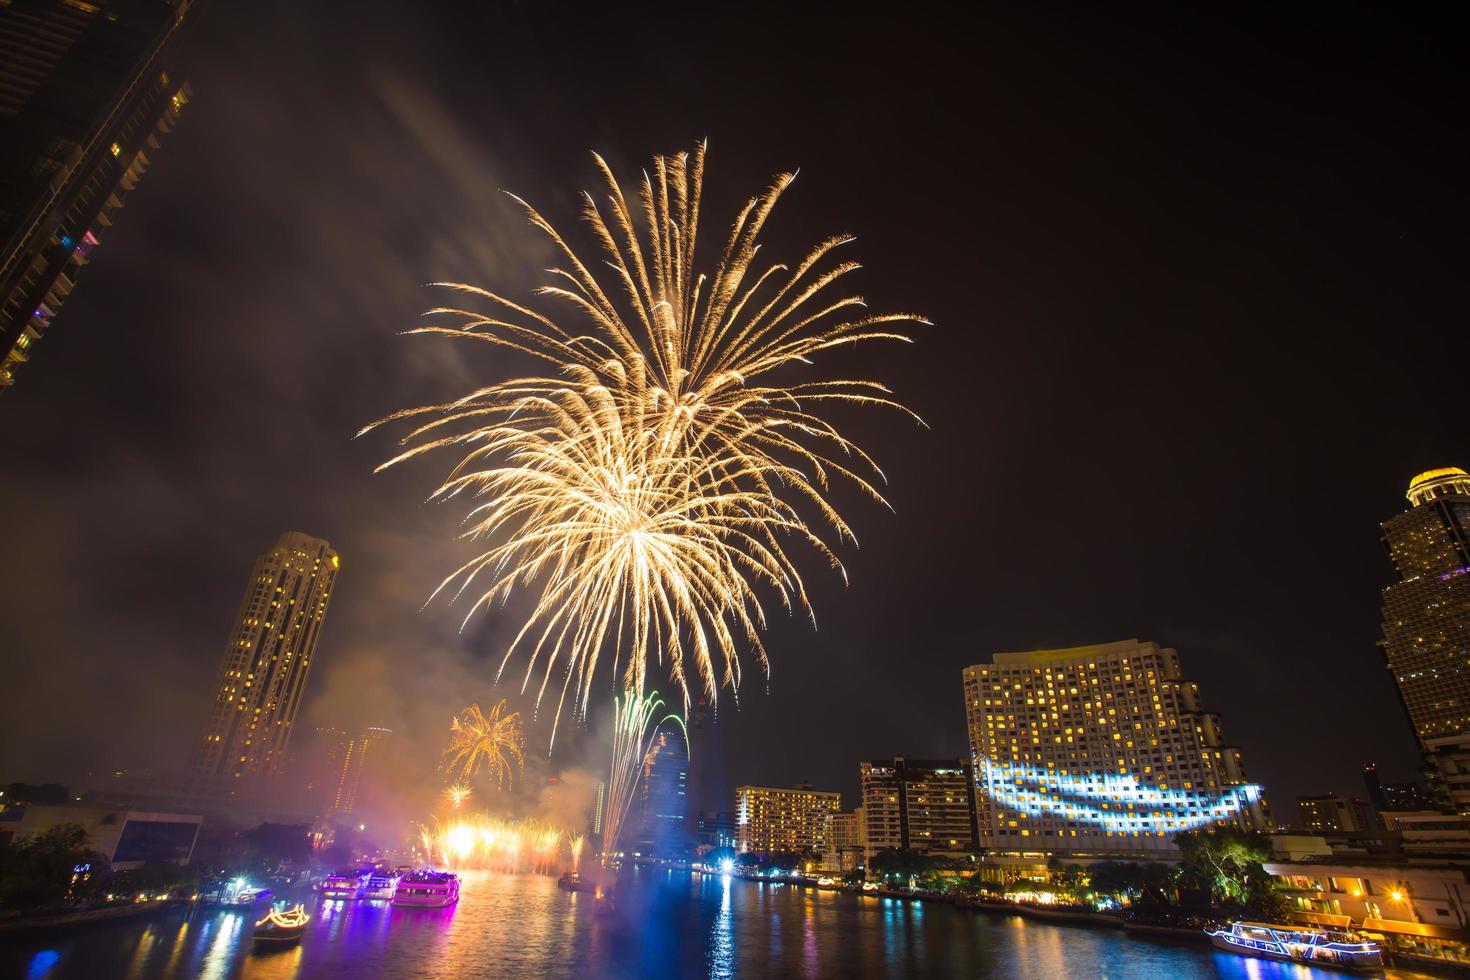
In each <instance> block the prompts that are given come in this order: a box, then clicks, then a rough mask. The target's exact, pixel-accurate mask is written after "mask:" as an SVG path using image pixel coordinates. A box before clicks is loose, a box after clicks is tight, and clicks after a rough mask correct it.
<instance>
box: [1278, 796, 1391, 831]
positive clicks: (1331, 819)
mask: <svg viewBox="0 0 1470 980" xmlns="http://www.w3.org/2000/svg"><path fill="white" fill-rule="evenodd" d="M1296 808H1297V819H1298V821H1299V822H1300V824H1301V828H1302V829H1303V830H1305V831H1306V832H1307V833H1309V834H1323V833H1343V832H1347V833H1352V832H1356V831H1367V830H1373V829H1375V824H1376V821H1375V820H1374V819H1373V817H1372V816H1371V815H1370V813H1369V810H1368V804H1367V803H1365V802H1363V801H1362V800H1360V799H1358V798H1357V797H1352V798H1351V799H1349V798H1346V797H1341V796H1338V795H1337V794H1336V793H1328V794H1327V795H1325V796H1298V797H1297V798H1296Z"/></svg>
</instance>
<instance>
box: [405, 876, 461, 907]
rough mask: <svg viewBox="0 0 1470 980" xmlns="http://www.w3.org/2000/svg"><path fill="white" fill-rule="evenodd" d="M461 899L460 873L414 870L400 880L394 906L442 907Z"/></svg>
mask: <svg viewBox="0 0 1470 980" xmlns="http://www.w3.org/2000/svg"><path fill="white" fill-rule="evenodd" d="M457 901H459V875H456V874H452V873H450V872H448V871H414V872H411V873H409V874H406V875H404V876H403V877H402V878H401V879H399V881H398V888H397V889H396V890H395V891H394V892H393V907H394V908H420V909H442V908H447V907H448V906H450V905H453V904H454V903H455V902H457Z"/></svg>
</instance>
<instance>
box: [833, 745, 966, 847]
mask: <svg viewBox="0 0 1470 980" xmlns="http://www.w3.org/2000/svg"><path fill="white" fill-rule="evenodd" d="M858 776H859V778H860V779H861V781H862V793H863V805H862V811H863V823H864V831H865V836H866V842H867V848H868V851H869V853H870V854H875V853H877V852H878V851H883V850H889V849H902V850H911V851H919V852H921V853H925V854H939V855H944V856H948V857H964V856H965V855H968V854H973V853H974V852H975V838H976V833H975V788H974V787H975V782H974V778H973V774H972V773H971V771H970V765H969V763H968V762H966V761H965V760H963V759H908V758H905V757H904V756H901V755H900V756H895V757H894V758H892V759H875V760H871V761H868V762H862V763H859V764H858Z"/></svg>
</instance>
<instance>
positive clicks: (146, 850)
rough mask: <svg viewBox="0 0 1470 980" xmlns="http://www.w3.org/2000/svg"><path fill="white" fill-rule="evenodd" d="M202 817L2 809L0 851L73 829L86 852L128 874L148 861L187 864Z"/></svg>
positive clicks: (92, 809) (95, 810)
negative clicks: (77, 828)
mask: <svg viewBox="0 0 1470 980" xmlns="http://www.w3.org/2000/svg"><path fill="white" fill-rule="evenodd" d="M203 819H204V818H203V817H201V816H199V815H197V814H182V813H157V812H152V811H147V810H112V809H106V808H97V807H85V806H34V805H31V806H7V807H5V808H4V809H3V810H0V845H4V844H7V843H9V842H10V841H12V840H15V839H17V838H22V837H31V836H35V835H37V834H43V833H45V832H46V831H48V830H50V829H52V828H53V827H61V826H65V825H67V824H76V825H78V826H80V827H81V828H82V829H83V830H85V831H86V832H87V846H88V847H90V848H91V849H92V850H94V851H98V852H100V853H101V854H102V855H103V856H105V857H106V858H107V860H108V862H109V863H110V864H111V865H112V867H113V868H115V869H117V870H119V871H129V870H132V869H134V868H141V867H142V866H143V865H144V864H146V863H148V862H150V861H169V862H172V863H174V864H188V863H189V861H190V859H191V858H192V857H193V856H194V842H195V841H196V840H197V839H198V837H199V826H200V824H201V823H202V822H203Z"/></svg>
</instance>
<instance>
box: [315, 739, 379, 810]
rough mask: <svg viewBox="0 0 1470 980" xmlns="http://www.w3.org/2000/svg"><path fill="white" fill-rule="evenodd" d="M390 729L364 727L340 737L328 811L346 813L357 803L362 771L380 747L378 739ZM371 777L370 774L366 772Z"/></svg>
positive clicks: (370, 770)
mask: <svg viewBox="0 0 1470 980" xmlns="http://www.w3.org/2000/svg"><path fill="white" fill-rule="evenodd" d="M392 734H393V732H392V731H391V730H390V729H387V728H372V727H369V728H364V729H363V730H362V731H361V732H359V733H358V734H356V735H352V736H349V737H345V738H342V739H341V740H340V741H339V742H338V744H337V745H336V746H335V748H336V752H335V753H334V754H335V755H336V756H337V759H336V762H337V765H336V777H337V780H336V783H337V785H336V788H335V790H334V791H333V793H332V799H331V802H330V807H329V810H328V812H330V813H334V814H347V813H351V812H352V808H353V807H354V806H356V805H357V803H358V800H359V795H358V794H359V791H360V790H361V789H362V786H363V775H364V773H365V772H366V773H369V774H370V773H371V772H372V768H373V764H372V762H370V761H369V760H371V759H375V758H376V757H377V755H378V754H379V753H380V752H381V751H382V748H381V743H382V741H383V740H384V739H385V738H387V737H388V736H389V735H392ZM369 780H371V775H369Z"/></svg>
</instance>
